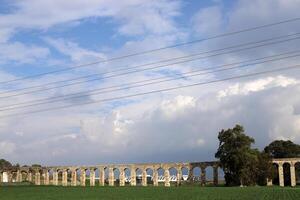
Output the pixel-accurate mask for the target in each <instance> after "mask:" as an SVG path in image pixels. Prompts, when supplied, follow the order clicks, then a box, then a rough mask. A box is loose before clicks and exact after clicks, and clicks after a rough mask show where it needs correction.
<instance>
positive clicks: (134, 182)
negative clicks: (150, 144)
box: [130, 167, 136, 186]
mask: <svg viewBox="0 0 300 200" xmlns="http://www.w3.org/2000/svg"><path fill="white" fill-rule="evenodd" d="M130 177H131V181H130V185H131V186H136V168H135V167H132V168H131V173H130Z"/></svg>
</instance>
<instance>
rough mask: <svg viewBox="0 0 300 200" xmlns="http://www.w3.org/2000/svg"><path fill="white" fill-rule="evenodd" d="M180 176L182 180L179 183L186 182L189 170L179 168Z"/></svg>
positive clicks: (184, 167) (185, 167)
mask: <svg viewBox="0 0 300 200" xmlns="http://www.w3.org/2000/svg"><path fill="white" fill-rule="evenodd" d="M181 174H182V178H181V182H183V183H184V182H187V181H188V179H189V174H190V172H189V168H188V167H187V166H183V167H181Z"/></svg>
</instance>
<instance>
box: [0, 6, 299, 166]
mask: <svg viewBox="0 0 300 200" xmlns="http://www.w3.org/2000/svg"><path fill="white" fill-rule="evenodd" d="M299 9H300V1H298V0H264V1H261V0H252V1H248V0H231V1H222V0H205V1H204V0H203V1H198V0H194V1H193V0H190V1H184V0H157V1H156V0H154V1H148V0H124V1H118V0H90V1H85V0H72V1H61V0H44V1H39V0H24V1H18V0H0V110H1V111H0V158H5V159H8V160H10V161H12V162H14V163H16V162H18V163H21V164H32V163H41V164H43V165H58V164H60V165H69V164H99V163H123V162H126V163H131V162H175V161H204V160H214V153H215V152H216V149H217V147H218V140H217V135H218V132H219V131H220V130H221V129H222V128H224V129H225V128H230V127H233V126H234V125H235V124H242V125H243V126H244V127H245V129H246V132H247V134H249V135H251V136H252V137H254V138H255V140H256V143H255V147H258V148H263V147H264V146H265V145H267V144H268V143H270V142H271V141H272V140H274V139H290V140H293V141H294V142H298V143H300V116H299V114H300V85H299V81H300V70H299V69H292V70H288V71H280V72H276V73H268V74H263V75H259V76H252V77H247V78H243V79H232V80H227V81H222V82H218V83H214V84H206V85H200V86H195V87H186V88H183V89H178V90H172V91H168V92H157V93H152V94H149V95H140V96H136V97H131V98H123V99H118V97H121V96H127V95H134V94H139V93H145V92H149V91H155V90H161V89H165V88H170V87H178V86H184V85H189V84H194V83H200V82H203V83H205V82H210V81H214V80H220V79H226V78H228V77H232V76H240V75H245V74H251V73H257V72H261V71H265V70H274V69H278V68H282V67H289V66H294V65H297V64H299V61H300V59H299V55H298V54H300V49H299V45H300V42H299V38H297V37H299V35H297V34H298V33H299V32H300V28H299V27H300V26H299V25H300V20H294V21H291V22H289V23H282V24H279V25H276V26H270V27H266V28H263V29H257V30H253V31H248V32H244V33H240V34H234V35H229V36H226V37H219V38H215V39H210V40H204V41H202V42H197V43H193V44H189V45H183V46H178V47H176V48H167V49H163V50H159V51H154V52H151V53H145V54H142V55H136V56H130V57H127V58H123V59H116V60H111V61H109V59H110V58H116V57H120V56H124V55H129V54H135V53H138V52H144V51H148V50H152V49H158V48H161V47H166V46H172V45H176V44H179V43H185V42H189V41H194V40H199V39H202V38H209V37H212V36H215V35H220V34H223V33H229V32H234V31H239V30H243V29H247V28H251V27H256V26H262V25H265V24H271V23H275V22H279V21H285V20H289V19H295V18H298V17H300V16H299V14H298V13H299ZM276 38H277V39H276ZM273 39H276V40H275V41H276V42H274V40H273ZM262 41H265V42H266V41H268V42H267V43H257V42H262ZM247 43H248V44H247ZM251 43H252V44H251ZM253 43H254V44H255V45H257V44H264V45H260V46H255V45H254V46H253ZM249 45H250V46H249ZM251 45H252V46H251ZM237 47H238V48H237ZM224 48H229V50H230V51H231V52H228V50H226V49H225V50H221V49H224ZM205 52H208V53H205ZM190 55H196V56H192V57H189V56H190ZM279 55H284V56H281V57H278V56H279ZM184 56H187V57H189V58H192V59H190V60H185V59H179V58H180V57H184ZM286 56H289V57H286ZM266 57H268V58H269V57H270V58H277V60H273V61H270V60H269V61H267V62H265V63H263V64H256V65H248V66H244V67H241V65H233V66H236V68H234V69H231V70H226V71H219V72H217V71H210V72H208V71H205V72H208V73H202V74H201V75H197V76H193V77H189V76H186V74H187V73H190V72H191V71H197V70H198V71H199V70H204V69H206V68H211V67H217V66H222V65H226V66H227V67H229V66H231V65H230V64H232V63H239V62H245V61H248V62H250V61H252V62H253V60H255V59H260V58H266ZM278 58H280V59H278ZM105 60H108V61H106V62H103V61H105ZM163 61H164V62H163ZM175 61H179V62H178V63H175ZM181 61H182V62H181ZM95 62H98V63H97V64H91V65H87V66H85V67H77V68H74V69H72V70H65V71H63V72H60V73H49V74H46V75H43V76H34V75H37V74H43V73H47V72H53V71H57V70H62V69H65V68H69V67H74V66H79V65H84V64H88V63H95ZM180 62H181V63H180ZM149 63H157V64H152V65H150V64H149ZM162 64H164V66H161V65H162ZM252 64H253V63H252ZM150 67H152V68H154V69H151V70H150V69H147V68H150ZM128 68H134V69H139V70H136V71H135V72H134V71H130V73H123V72H124V70H125V72H127V71H126V69H128ZM140 69H142V70H140ZM118 70H119V71H118ZM120 70H121V71H120ZM120 72H122V73H123V74H122V73H120ZM32 76H34V77H32ZM24 77H27V78H25V79H22V78H24ZM28 77H31V78H28ZM178 77H179V78H180V79H179V78H178ZM175 78H177V79H176V80H175ZM72 79H75V80H72ZM92 79H93V80H92ZM152 79H155V80H169V79H173V80H172V81H165V82H160V83H156V84H148V85H145V86H139V87H133V88H129V87H128V84H133V83H134V82H140V83H144V82H143V81H145V80H152ZM70 80H71V81H70ZM53 82H56V83H53ZM148 82H149V81H148ZM148 82H146V83H148ZM62 86H64V87H62ZM109 88H114V90H111V89H109ZM95 91H97V92H98V93H97V92H95ZM99 91H100V92H99ZM103 91H104V92H103ZM74 94H75V96H76V94H77V97H78V94H80V97H78V98H70V96H69V98H67V97H68V96H66V95H74ZM71 97H74V96H71ZM113 98H117V99H116V100H112V101H105V102H103V101H102V100H103V99H113ZM45 100H46V103H41V104H38V105H37V103H38V102H45ZM49 100H56V101H53V102H51V103H50V102H49ZM47 101H48V103H47ZM101 101H102V102H101ZM97 102H98V103H97ZM62 107H67V108H65V109H54V108H62ZM42 110H50V111H45V112H40V111H42Z"/></svg>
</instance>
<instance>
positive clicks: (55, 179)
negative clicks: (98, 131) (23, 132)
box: [0, 162, 219, 187]
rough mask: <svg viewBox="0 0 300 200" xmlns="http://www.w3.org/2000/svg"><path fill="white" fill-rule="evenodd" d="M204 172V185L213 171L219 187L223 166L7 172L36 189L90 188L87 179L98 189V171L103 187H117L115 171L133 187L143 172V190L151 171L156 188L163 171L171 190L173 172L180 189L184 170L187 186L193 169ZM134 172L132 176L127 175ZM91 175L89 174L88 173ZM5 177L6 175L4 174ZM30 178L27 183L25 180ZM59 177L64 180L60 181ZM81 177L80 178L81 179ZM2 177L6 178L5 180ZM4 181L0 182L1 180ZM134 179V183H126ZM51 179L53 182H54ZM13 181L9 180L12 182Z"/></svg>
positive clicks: (152, 165) (199, 164) (160, 165)
mask: <svg viewBox="0 0 300 200" xmlns="http://www.w3.org/2000/svg"><path fill="white" fill-rule="evenodd" d="M196 167H198V168H200V169H201V175H200V176H201V185H206V183H207V181H206V168H207V167H212V168H213V170H212V171H213V184H214V185H217V184H218V168H219V162H193V163H144V164H117V165H97V166H54V167H25V168H24V167H20V168H19V169H16V170H6V172H7V173H8V174H9V176H11V177H12V175H13V174H16V177H17V178H16V179H15V181H16V182H22V181H24V180H25V181H28V182H32V183H34V184H35V185H50V184H51V185H62V186H86V183H87V181H86V180H87V177H88V178H89V184H88V185H89V186H95V185H96V171H97V174H98V178H97V179H99V181H98V182H99V186H104V185H106V184H107V185H109V186H115V185H117V184H116V177H115V170H117V171H118V172H119V174H118V185H119V186H125V185H126V183H128V184H129V185H131V186H136V185H137V173H138V171H139V172H141V174H140V175H139V176H141V183H140V185H142V186H147V185H148V180H147V176H148V175H149V174H148V173H147V171H149V170H150V171H152V176H151V182H152V184H153V186H158V185H159V182H161V181H159V171H163V174H162V175H160V176H162V177H163V178H164V181H163V185H164V186H166V187H169V186H171V180H170V177H171V175H170V170H173V171H176V174H175V175H173V176H176V183H175V184H176V185H180V184H181V182H182V181H183V173H182V170H183V169H186V170H187V171H188V174H187V175H188V178H187V180H186V181H187V182H191V181H193V177H194V176H195V174H194V172H193V169H194V168H196ZM126 170H128V171H130V176H129V175H127V177H126V173H125V171H126ZM87 171H88V173H87ZM0 174H1V175H2V173H0ZM22 174H26V179H24V178H23V177H22ZM59 174H61V176H60V177H61V178H60V180H59ZM78 176H79V177H78ZM1 177H2V176H1ZM1 177H0V178H1ZM129 177H130V181H128V180H126V178H127V179H128V178H129ZM50 179H51V180H50ZM10 181H12V179H10V180H9V182H10Z"/></svg>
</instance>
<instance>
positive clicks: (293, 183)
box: [290, 163, 296, 187]
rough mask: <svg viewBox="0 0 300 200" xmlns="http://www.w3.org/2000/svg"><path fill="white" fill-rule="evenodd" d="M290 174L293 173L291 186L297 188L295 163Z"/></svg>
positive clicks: (291, 165) (291, 166)
mask: <svg viewBox="0 0 300 200" xmlns="http://www.w3.org/2000/svg"><path fill="white" fill-rule="evenodd" d="M290 173H291V186H292V187H295V186H296V173H295V164H294V163H291V164H290Z"/></svg>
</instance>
